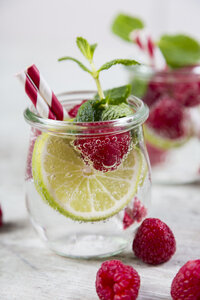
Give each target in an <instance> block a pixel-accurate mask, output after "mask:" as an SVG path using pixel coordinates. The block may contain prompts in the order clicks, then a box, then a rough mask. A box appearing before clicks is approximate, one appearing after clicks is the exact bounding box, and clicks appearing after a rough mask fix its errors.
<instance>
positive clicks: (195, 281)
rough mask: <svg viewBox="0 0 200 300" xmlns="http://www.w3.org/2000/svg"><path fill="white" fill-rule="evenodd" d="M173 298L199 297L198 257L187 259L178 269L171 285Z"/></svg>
mask: <svg viewBox="0 0 200 300" xmlns="http://www.w3.org/2000/svg"><path fill="white" fill-rule="evenodd" d="M171 296H172V299H173V300H182V299H183V300H199V299H200V259H198V260H190V261H188V262H187V263H186V264H185V265H184V266H182V268H181V269H180V270H179V271H178V273H177V274H176V276H175V277H174V279H173V281H172V285H171Z"/></svg>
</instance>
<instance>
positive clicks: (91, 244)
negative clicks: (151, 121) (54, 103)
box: [24, 91, 150, 258]
mask: <svg viewBox="0 0 200 300" xmlns="http://www.w3.org/2000/svg"><path fill="white" fill-rule="evenodd" d="M93 96H94V93H93V92H87V91H86V92H71V93H63V94H61V95H60V96H58V97H59V100H60V101H61V102H62V104H63V105H64V106H65V108H66V110H68V111H69V110H70V109H71V108H72V107H74V106H75V105H77V104H80V103H81V102H82V100H84V99H87V100H88V99H92V97H93ZM128 102H129V105H130V107H132V109H133V110H134V113H133V115H132V116H129V117H124V118H121V119H117V120H113V121H105V122H93V123H73V122H71V121H55V120H49V119H44V118H41V117H39V116H38V115H36V113H35V111H34V109H33V108H32V109H31V110H30V109H26V110H25V112H24V116H25V120H26V121H27V122H28V123H29V124H30V125H31V138H30V146H29V151H28V159H27V167H26V204H27V209H28V212H29V215H30V219H31V222H32V224H33V227H34V228H35V230H36V231H37V233H38V234H39V236H40V238H41V239H42V240H43V241H44V242H45V243H46V245H47V246H48V247H49V248H50V249H52V250H53V251H55V252H56V253H57V254H59V255H62V256H66V257H73V258H90V257H106V256H110V255H114V254H117V253H119V252H121V251H122V250H123V249H124V248H126V246H127V244H128V243H129V242H130V243H131V240H132V239H133V231H134V230H135V229H136V227H138V226H139V224H140V223H141V222H142V220H143V219H144V218H145V217H146V215H147V213H148V208H149V201H150V169H149V162H148V157H147V152H146V149H145V145H144V140H143V129H142V124H143V123H144V121H145V120H146V119H147V117H148V108H147V106H146V105H144V104H143V102H142V101H141V100H140V99H138V98H135V97H133V96H131V97H130V98H129V100H128Z"/></svg>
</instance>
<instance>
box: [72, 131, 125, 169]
mask: <svg viewBox="0 0 200 300" xmlns="http://www.w3.org/2000/svg"><path fill="white" fill-rule="evenodd" d="M73 144H74V147H75V149H76V150H77V151H79V152H80V153H81V155H82V157H83V159H84V160H85V162H86V163H90V164H91V165H92V166H93V168H94V169H96V170H99V171H102V172H108V171H113V170H116V169H117V167H118V166H119V165H120V164H121V162H122V160H123V158H124V157H125V155H126V154H127V153H128V151H129V148H130V144H131V135H130V133H129V132H125V133H120V134H114V135H113V134H112V135H108V134H106V135H103V136H101V135H99V136H94V137H85V138H77V139H76V140H75V141H74V143H73Z"/></svg>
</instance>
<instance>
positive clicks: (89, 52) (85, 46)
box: [76, 37, 97, 62]
mask: <svg viewBox="0 0 200 300" xmlns="http://www.w3.org/2000/svg"><path fill="white" fill-rule="evenodd" d="M76 44H77V46H78V48H79V50H80V51H81V52H82V54H83V55H84V56H85V57H86V58H87V59H88V60H89V61H90V62H91V61H92V59H93V55H94V51H95V49H96V47H97V44H93V45H90V44H89V43H88V41H87V40H86V39H84V38H82V37H77V39H76Z"/></svg>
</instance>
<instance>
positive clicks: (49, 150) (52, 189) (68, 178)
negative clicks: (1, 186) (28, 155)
mask: <svg viewBox="0 0 200 300" xmlns="http://www.w3.org/2000/svg"><path fill="white" fill-rule="evenodd" d="M71 141H72V140H71ZM143 161H144V158H143V154H142V153H141V151H140V150H138V149H137V148H133V149H132V150H130V152H129V154H128V155H127V157H126V159H125V160H124V161H123V162H122V163H121V165H120V166H119V167H118V169H117V170H115V171H111V172H107V173H102V172H100V171H97V170H95V169H93V168H92V167H90V166H87V165H86V164H85V163H84V161H83V160H82V158H81V156H80V154H79V153H78V152H77V151H76V150H74V148H73V146H72V142H71V143H70V140H68V139H67V138H60V137H55V136H51V135H48V134H46V133H44V134H42V135H41V136H40V137H39V138H38V139H37V141H36V143H35V147H34V151H33V158H32V170H33V179H34V183H35V186H36V189H37V191H38V193H39V194H40V195H41V196H42V198H43V199H44V200H45V201H46V202H48V204H49V205H50V206H52V207H53V208H54V209H56V210H57V211H59V212H60V213H62V214H63V215H65V216H67V217H69V218H72V219H74V220H80V221H98V220H104V219H106V218H108V217H110V216H112V215H114V214H116V213H118V212H119V211H120V210H121V209H122V208H123V207H124V206H126V204H127V203H128V202H129V201H130V200H131V199H132V198H133V196H134V195H135V194H136V192H137V188H138V186H139V184H140V181H141V174H142V170H143V167H142V164H143Z"/></svg>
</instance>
